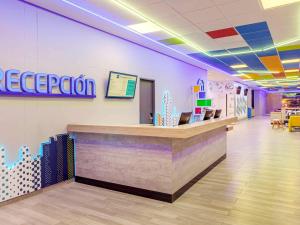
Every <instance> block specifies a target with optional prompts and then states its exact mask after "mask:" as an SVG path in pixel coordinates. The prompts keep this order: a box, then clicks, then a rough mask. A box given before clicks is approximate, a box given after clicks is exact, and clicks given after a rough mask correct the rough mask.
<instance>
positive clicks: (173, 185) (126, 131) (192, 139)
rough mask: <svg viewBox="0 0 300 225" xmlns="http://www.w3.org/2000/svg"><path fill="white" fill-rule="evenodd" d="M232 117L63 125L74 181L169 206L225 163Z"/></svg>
mask: <svg viewBox="0 0 300 225" xmlns="http://www.w3.org/2000/svg"><path fill="white" fill-rule="evenodd" d="M236 121H237V118H236V117H232V118H222V119H216V120H210V121H202V122H198V123H194V124H190V125H182V126H178V127H154V126H150V125H132V126H99V125H75V124H74V125H68V128H67V130H68V132H69V133H73V134H74V135H75V145H76V177H75V180H76V181H77V182H81V183H85V184H89V185H95V186H99V187H103V188H108V189H112V190H117V191H122V192H126V193H130V194H135V195H139V196H143V197H148V198H153V199H157V200H161V201H167V202H173V201H175V200H176V199H177V198H178V197H180V196H181V195H182V194H183V193H184V192H185V191H186V190H187V189H188V188H189V187H191V186H192V185H193V184H194V183H196V182H197V181H198V180H199V179H200V178H201V177H203V176H204V175H205V174H207V173H208V172H209V171H210V170H211V169H212V168H213V167H215V166H216V165H217V164H218V163H220V162H221V161H222V160H224V159H225V158H226V137H227V133H226V132H227V126H228V125H230V124H232V123H234V122H236Z"/></svg>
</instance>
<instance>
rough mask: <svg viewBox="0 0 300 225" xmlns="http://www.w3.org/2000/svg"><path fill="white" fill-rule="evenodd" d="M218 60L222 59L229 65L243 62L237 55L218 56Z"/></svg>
mask: <svg viewBox="0 0 300 225" xmlns="http://www.w3.org/2000/svg"><path fill="white" fill-rule="evenodd" d="M216 58H217V59H218V60H220V61H222V62H223V63H225V64H226V65H228V66H231V65H235V64H241V63H242V62H241V61H240V60H239V59H238V58H236V57H235V56H222V57H216Z"/></svg>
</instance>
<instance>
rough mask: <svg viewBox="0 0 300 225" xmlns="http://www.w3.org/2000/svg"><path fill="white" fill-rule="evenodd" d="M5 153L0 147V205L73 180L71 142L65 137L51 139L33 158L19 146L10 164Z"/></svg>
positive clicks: (67, 136) (70, 139)
mask: <svg viewBox="0 0 300 225" xmlns="http://www.w3.org/2000/svg"><path fill="white" fill-rule="evenodd" d="M6 151H7V150H6V149H5V148H4V147H0V202H3V201H7V200H10V199H13V198H16V197H20V196H22V195H25V194H28V193H31V192H34V191H37V190H39V189H41V188H44V187H48V186H50V185H53V184H57V183H59V182H62V181H65V180H68V179H72V178H73V177H74V140H73V139H72V138H71V137H70V136H69V135H66V134H62V135H57V136H55V137H51V138H50V139H49V142H48V143H44V144H42V147H41V150H40V152H39V153H38V154H37V155H34V154H32V153H30V151H29V149H28V147H26V146H22V147H21V148H20V150H19V157H18V159H17V160H16V161H15V162H13V163H8V159H7V152H6Z"/></svg>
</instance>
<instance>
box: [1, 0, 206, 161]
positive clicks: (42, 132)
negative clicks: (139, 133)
mask: <svg viewBox="0 0 300 225" xmlns="http://www.w3.org/2000/svg"><path fill="white" fill-rule="evenodd" d="M0 27H1V35H0V49H1V55H0V63H1V64H0V68H2V69H3V70H7V69H12V68H14V69H19V70H21V71H28V70H30V71H33V72H46V73H56V74H58V75H72V76H77V75H79V74H85V75H87V76H88V77H91V78H94V79H95V80H96V84H97V98H96V99H94V100H74V99H73V100H72V99H45V98H43V99H38V98H7V97H0V111H1V117H0V127H1V128H0V145H3V146H5V147H6V149H7V150H8V152H9V156H10V158H11V159H12V160H13V159H15V157H16V154H17V150H18V148H19V147H20V146H22V145H27V146H29V148H30V149H31V151H32V152H36V151H37V150H38V148H39V144H40V143H42V142H44V141H47V140H48V137H50V136H52V135H55V134H58V133H63V132H66V126H67V124H69V123H76V124H119V123H122V124H135V123H138V122H139V91H138V90H139V89H138V88H139V87H137V93H136V97H135V99H133V100H107V99H105V98H104V94H105V89H106V82H107V78H108V74H109V71H110V70H114V71H119V72H125V73H130V74H136V75H138V76H139V77H143V78H149V79H155V81H156V109H157V110H159V109H160V107H161V96H162V92H163V91H164V90H165V89H169V90H170V92H171V93H172V95H173V97H174V100H175V104H176V107H177V110H178V111H188V110H191V109H192V99H191V86H192V85H194V84H195V83H196V81H197V79H198V78H201V79H204V80H206V71H204V70H202V69H199V68H196V67H194V66H191V65H188V64H185V63H183V62H180V61H177V60H175V59H172V58H170V57H167V56H164V55H161V54H159V53H156V52H154V51H151V50H148V49H145V48H143V47H140V46H137V45H135V44H132V43H129V42H127V41H124V40H121V39H119V38H116V37H113V36H110V35H108V34H105V33H102V32H99V31H97V30H94V29H91V28H89V27H86V26H84V25H80V24H78V23H75V22H73V21H70V20H66V19H64V18H62V17H59V16H56V15H54V14H50V13H48V12H45V11H42V10H40V9H37V8H34V7H32V6H29V5H26V4H24V3H21V2H18V1H17V0H1V1H0Z"/></svg>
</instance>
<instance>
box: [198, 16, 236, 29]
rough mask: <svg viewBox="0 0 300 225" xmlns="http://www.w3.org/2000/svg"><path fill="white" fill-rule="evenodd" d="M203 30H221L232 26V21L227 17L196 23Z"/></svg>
mask: <svg viewBox="0 0 300 225" xmlns="http://www.w3.org/2000/svg"><path fill="white" fill-rule="evenodd" d="M196 25H197V27H199V28H200V29H201V30H202V31H203V32H208V31H213V30H219V29H224V28H228V27H231V26H232V25H231V23H230V22H229V21H228V20H227V19H219V20H214V21H209V22H200V23H197V24H196Z"/></svg>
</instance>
